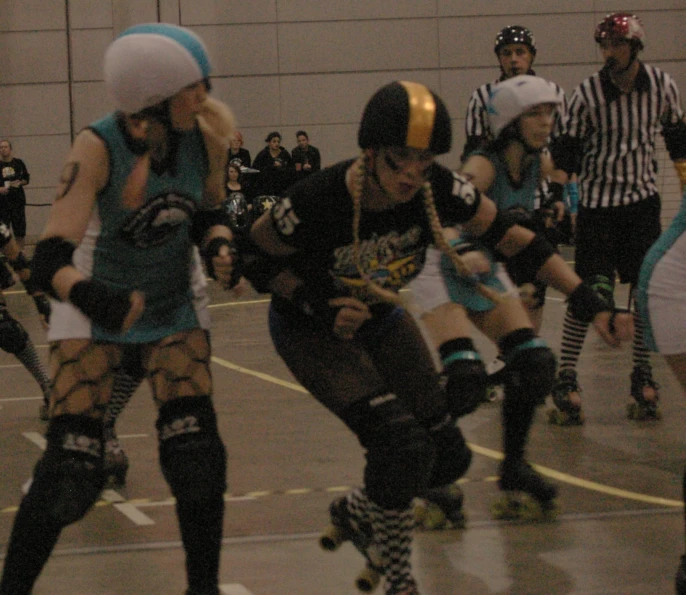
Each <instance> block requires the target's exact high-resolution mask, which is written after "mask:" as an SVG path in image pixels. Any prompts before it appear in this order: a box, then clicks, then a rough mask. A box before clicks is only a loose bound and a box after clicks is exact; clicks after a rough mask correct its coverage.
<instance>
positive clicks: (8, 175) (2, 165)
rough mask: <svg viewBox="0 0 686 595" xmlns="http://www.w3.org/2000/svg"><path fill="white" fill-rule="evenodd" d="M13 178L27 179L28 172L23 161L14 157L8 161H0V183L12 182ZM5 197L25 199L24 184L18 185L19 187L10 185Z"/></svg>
mask: <svg viewBox="0 0 686 595" xmlns="http://www.w3.org/2000/svg"><path fill="white" fill-rule="evenodd" d="M15 180H26V181H27V182H28V181H29V172H28V170H27V169H26V165H25V164H24V162H23V161H22V160H21V159H17V158H16V157H14V158H12V159H10V160H9V161H0V185H4V183H5V182H6V181H7V182H14V181H15ZM5 197H6V198H9V199H12V200H22V201H25V200H26V195H25V194H24V186H19V188H13V187H11V186H10V192H9V194H7V195H5Z"/></svg>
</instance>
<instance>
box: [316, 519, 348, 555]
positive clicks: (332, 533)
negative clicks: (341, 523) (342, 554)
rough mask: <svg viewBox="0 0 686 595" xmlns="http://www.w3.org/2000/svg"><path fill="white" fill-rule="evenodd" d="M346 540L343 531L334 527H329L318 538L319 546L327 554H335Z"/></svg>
mask: <svg viewBox="0 0 686 595" xmlns="http://www.w3.org/2000/svg"><path fill="white" fill-rule="evenodd" d="M345 540H346V534H345V531H343V529H341V528H340V527H337V526H336V525H329V527H328V528H327V529H326V531H324V533H322V535H321V536H320V537H319V545H320V546H321V548H322V549H324V550H326V551H327V552H335V551H336V550H337V549H338V548H339V547H341V544H342V543H343V542H344V541H345Z"/></svg>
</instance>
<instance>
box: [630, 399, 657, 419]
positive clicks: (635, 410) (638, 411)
mask: <svg viewBox="0 0 686 595" xmlns="http://www.w3.org/2000/svg"><path fill="white" fill-rule="evenodd" d="M626 409H627V417H628V418H629V419H631V420H634V421H646V420H660V419H662V411H660V410H659V409H657V408H656V409H654V410H651V409H646V408H645V407H641V406H640V405H639V404H638V403H636V402H632V403H629V404H628V405H627V408H626Z"/></svg>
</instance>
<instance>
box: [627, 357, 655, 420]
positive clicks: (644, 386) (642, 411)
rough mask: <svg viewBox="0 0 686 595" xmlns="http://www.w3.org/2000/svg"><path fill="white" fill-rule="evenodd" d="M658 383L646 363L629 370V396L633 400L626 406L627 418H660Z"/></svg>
mask: <svg viewBox="0 0 686 595" xmlns="http://www.w3.org/2000/svg"><path fill="white" fill-rule="evenodd" d="M659 388H660V385H659V384H658V383H657V382H655V381H654V380H653V374H652V371H651V369H650V366H649V365H648V364H638V365H636V366H634V369H633V370H632V372H631V396H632V397H633V398H634V401H633V402H631V403H629V405H628V406H627V415H628V417H629V419H634V420H636V421H645V420H657V419H662V412H661V411H660V409H659V405H658V403H659V401H660V392H659Z"/></svg>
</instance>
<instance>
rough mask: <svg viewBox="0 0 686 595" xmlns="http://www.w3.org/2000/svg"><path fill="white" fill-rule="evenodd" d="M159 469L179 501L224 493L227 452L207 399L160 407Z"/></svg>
mask: <svg viewBox="0 0 686 595" xmlns="http://www.w3.org/2000/svg"><path fill="white" fill-rule="evenodd" d="M156 426H157V432H158V438H159V441H160V466H161V467H162V473H163V474H164V477H165V479H166V480H167V483H168V484H169V487H170V488H171V491H172V494H174V497H175V498H176V499H177V500H178V501H200V500H208V499H212V498H216V497H217V496H219V495H221V496H223V494H224V492H225V491H226V449H225V448H224V443H223V442H222V439H221V437H220V436H219V432H218V431H217V417H216V415H215V412H214V407H213V406H212V401H211V400H210V397H208V396H202V397H182V398H179V399H174V400H172V401H169V402H168V403H165V404H164V405H162V407H160V412H159V416H158V419H157V424H156Z"/></svg>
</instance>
